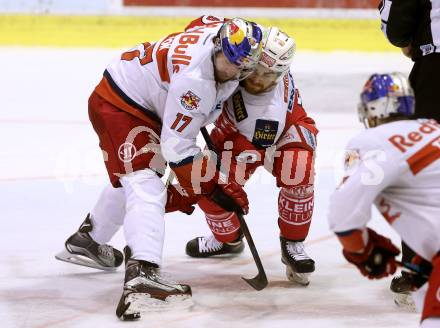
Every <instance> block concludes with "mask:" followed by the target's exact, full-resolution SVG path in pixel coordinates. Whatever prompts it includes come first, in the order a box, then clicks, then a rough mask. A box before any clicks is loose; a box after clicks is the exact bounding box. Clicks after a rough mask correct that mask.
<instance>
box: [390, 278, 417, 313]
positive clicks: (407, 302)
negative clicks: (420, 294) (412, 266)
mask: <svg viewBox="0 0 440 328" xmlns="http://www.w3.org/2000/svg"><path fill="white" fill-rule="evenodd" d="M415 289H416V287H415V281H414V275H413V274H411V273H409V272H406V271H402V273H401V275H400V276H396V277H394V278H393V280H391V284H390V290H391V292H392V293H393V296H394V303H396V305H397V306H399V307H402V308H406V309H407V310H410V311H412V312H415V311H416V306H415V303H414V301H413V299H412V297H411V291H413V290H415Z"/></svg>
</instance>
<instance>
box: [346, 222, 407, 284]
mask: <svg viewBox="0 0 440 328" xmlns="http://www.w3.org/2000/svg"><path fill="white" fill-rule="evenodd" d="M342 253H343V254H344V257H345V258H346V259H347V261H348V262H350V263H353V264H354V265H356V266H357V268H358V269H359V271H360V272H361V273H362V274H363V275H364V276H366V277H368V278H369V279H380V278H383V277H386V276H388V275H391V274H394V273H395V272H396V260H395V257H396V256H397V255H399V254H400V251H399V249H398V248H397V247H396V246H394V245H393V243H392V242H391V240H390V239H388V238H385V237H384V236H381V235H379V234H378V233H376V232H375V231H374V230H372V229H368V243H367V245H366V246H365V248H364V249H363V251H362V253H354V252H349V251H346V250H345V249H344V250H343V251H342Z"/></svg>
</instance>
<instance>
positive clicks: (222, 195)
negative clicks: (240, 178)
mask: <svg viewBox="0 0 440 328" xmlns="http://www.w3.org/2000/svg"><path fill="white" fill-rule="evenodd" d="M208 197H209V198H210V199H212V200H213V201H214V202H215V203H217V204H218V205H219V206H220V207H221V208H223V209H224V210H226V211H228V212H238V213H240V214H248V213H249V201H248V198H247V194H246V192H245V191H244V190H243V187H242V186H240V185H239V184H238V183H237V182H234V181H233V182H229V183H227V184H220V185H218V186H217V187H216V188H215V189H214V191H213V192H212V193H211V194H210V195H209V196H208Z"/></svg>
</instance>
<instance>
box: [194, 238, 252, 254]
mask: <svg viewBox="0 0 440 328" xmlns="http://www.w3.org/2000/svg"><path fill="white" fill-rule="evenodd" d="M243 250H244V243H243V240H242V237H240V238H239V239H238V240H237V241H235V242H233V243H222V242H220V241H218V240H217V239H215V237H214V235H210V236H209V237H196V238H194V239H192V240H190V241H189V242H188V243H187V244H186V254H187V255H188V256H191V257H199V258H200V257H211V256H215V255H236V254H240V253H241V252H243Z"/></svg>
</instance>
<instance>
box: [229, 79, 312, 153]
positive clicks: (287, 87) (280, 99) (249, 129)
mask: <svg viewBox="0 0 440 328" xmlns="http://www.w3.org/2000/svg"><path fill="white" fill-rule="evenodd" d="M223 111H224V112H226V113H227V116H228V119H229V121H230V122H231V123H232V124H233V126H234V127H235V128H236V130H237V131H238V132H239V133H240V134H242V135H243V136H245V137H246V139H247V140H248V141H250V142H251V143H253V144H254V145H255V146H257V147H259V148H267V147H270V146H272V145H277V147H278V148H279V147H281V146H283V145H284V144H287V143H292V142H304V143H307V144H308V145H309V146H310V148H312V149H315V147H316V136H315V134H316V133H317V131H315V130H316V129H315V128H314V127H313V128H310V125H314V122H313V120H310V118H309V120H310V121H308V122H307V123H306V122H303V123H304V124H303V125H304V126H301V125H298V126H297V127H291V125H292V124H295V123H298V122H299V121H301V120H304V118H305V117H306V113H305V112H304V109H303V108H302V102H301V98H300V96H299V92H298V90H297V89H296V88H295V84H294V81H293V77H292V73H291V72H289V73H288V74H286V76H285V77H284V79H282V80H281V81H280V82H279V83H278V84H277V85H276V86H275V87H274V88H273V89H271V90H270V91H267V92H264V93H260V94H258V95H253V94H250V93H248V92H246V90H245V89H244V87H241V86H240V87H239V88H238V89H237V90H236V91H235V92H234V93H233V94H232V96H231V97H230V98H229V99H228V100H227V101H226V102H225V103H224V104H223ZM305 126H307V127H308V128H306V127H305ZM285 130H288V133H286V131H285ZM312 131H313V132H312ZM283 132H284V133H283Z"/></svg>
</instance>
